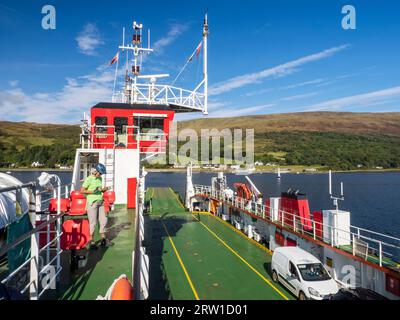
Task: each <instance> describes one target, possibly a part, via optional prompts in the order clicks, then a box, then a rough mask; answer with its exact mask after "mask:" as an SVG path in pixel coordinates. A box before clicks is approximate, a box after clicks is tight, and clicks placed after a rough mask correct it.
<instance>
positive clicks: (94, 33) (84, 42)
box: [75, 22, 104, 56]
mask: <svg viewBox="0 0 400 320" xmlns="http://www.w3.org/2000/svg"><path fill="white" fill-rule="evenodd" d="M75 40H76V41H77V42H78V48H79V51H80V52H82V53H83V54H85V55H88V56H94V55H96V54H97V51H96V49H97V48H98V47H99V46H101V45H102V44H104V41H103V39H102V38H101V36H100V32H99V29H98V28H97V26H96V24H94V23H90V22H89V23H87V24H85V25H84V27H83V29H82V31H81V32H80V33H79V34H78V36H77V37H76V38H75Z"/></svg>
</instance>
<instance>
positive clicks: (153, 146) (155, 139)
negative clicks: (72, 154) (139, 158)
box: [80, 125, 167, 153]
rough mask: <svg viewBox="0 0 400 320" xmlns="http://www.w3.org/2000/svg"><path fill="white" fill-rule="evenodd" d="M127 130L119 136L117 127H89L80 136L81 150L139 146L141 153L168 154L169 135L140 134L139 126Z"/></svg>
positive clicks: (152, 131) (155, 133) (135, 147)
mask: <svg viewBox="0 0 400 320" xmlns="http://www.w3.org/2000/svg"><path fill="white" fill-rule="evenodd" d="M125 130H126V132H125V133H121V134H118V133H117V132H116V131H115V126H103V125H101V126H100V125H92V126H87V127H85V129H84V132H82V133H81V135H80V145H81V148H82V149H92V148H126V149H137V148H138V146H139V147H140V152H141V153H166V150H167V134H165V133H162V132H154V130H150V132H140V131H139V127H137V126H125ZM120 138H123V139H122V140H120ZM142 142H144V143H142Z"/></svg>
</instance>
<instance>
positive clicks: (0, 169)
mask: <svg viewBox="0 0 400 320" xmlns="http://www.w3.org/2000/svg"><path fill="white" fill-rule="evenodd" d="M7 171H10V172H13V171H18V172H23V171H27V172H29V171H55V172H72V169H53V168H0V172H7Z"/></svg>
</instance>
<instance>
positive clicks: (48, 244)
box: [0, 183, 72, 300]
mask: <svg viewBox="0 0 400 320" xmlns="http://www.w3.org/2000/svg"><path fill="white" fill-rule="evenodd" d="M71 187H72V186H71V185H70V184H68V185H63V186H62V185H60V184H59V185H58V186H57V188H56V189H54V190H53V195H52V197H51V196H48V197H47V199H44V200H43V201H42V200H41V199H42V198H43V197H44V196H45V195H48V194H49V191H41V192H36V185H35V184H34V183H30V184H26V185H22V186H19V187H10V188H3V189H0V193H2V192H9V191H13V190H17V189H21V188H27V189H28V190H29V195H30V203H29V218H30V221H31V223H32V230H30V231H29V232H27V233H25V234H23V235H21V236H20V237H19V238H18V239H16V240H15V241H13V242H12V243H10V244H6V245H4V246H3V247H2V248H0V257H1V256H4V255H6V254H7V252H9V251H10V250H12V249H14V248H15V247H17V246H18V245H20V244H21V243H22V242H24V241H25V240H28V239H30V242H31V245H30V257H29V258H28V259H26V260H25V261H24V262H23V263H21V264H20V265H19V266H17V267H16V268H15V269H14V270H13V271H12V272H10V273H9V274H8V275H7V276H5V277H4V278H3V279H1V283H2V284H4V285H6V286H8V285H10V284H11V283H12V280H15V279H17V278H23V279H29V280H27V283H23V284H21V283H15V284H13V286H12V287H14V286H17V287H18V288H17V289H18V291H19V292H20V294H22V295H24V294H25V292H26V291H27V290H28V289H29V298H30V299H31V300H37V299H40V298H41V297H42V295H43V294H44V293H45V292H46V291H47V290H49V289H50V288H52V289H54V287H53V285H55V286H56V284H57V282H58V281H59V275H60V272H61V271H62V266H61V259H60V256H61V253H62V252H63V251H62V249H61V248H60V240H61V236H62V231H61V218H62V216H63V215H64V213H63V212H61V208H60V203H61V201H60V199H61V198H62V197H68V196H69V192H70V190H71ZM51 199H57V212H56V214H50V213H49V212H48V210H47V208H48V205H49V202H50V200H51ZM42 208H46V209H45V210H42ZM43 218H44V219H43ZM38 222H40V224H38ZM52 225H55V229H54V230H52V229H51V226H52ZM42 234H45V235H46V241H45V242H44V244H43V246H42V247H40V235H42ZM51 234H54V236H53V238H52V237H51ZM51 238H52V239H51ZM28 266H29V268H28ZM21 275H23V276H25V277H21ZM14 282H15V281H14ZM17 282H18V281H17Z"/></svg>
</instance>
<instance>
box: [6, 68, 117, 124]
mask: <svg viewBox="0 0 400 320" xmlns="http://www.w3.org/2000/svg"><path fill="white" fill-rule="evenodd" d="M112 82H113V71H111V70H110V69H105V68H104V67H100V68H98V69H97V70H96V71H95V72H94V73H93V74H89V75H85V76H81V77H77V78H67V79H66V84H65V85H64V87H62V89H61V90H59V91H56V92H36V93H33V94H28V93H26V92H24V91H23V90H22V89H21V88H18V87H15V88H12V89H9V90H0V112H1V114H2V115H3V119H5V120H12V121H33V122H40V123H78V122H79V120H80V119H81V116H82V113H83V112H84V111H88V110H89V109H90V108H91V107H92V106H93V105H95V104H96V103H98V102H101V101H110V100H111V94H112Z"/></svg>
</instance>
